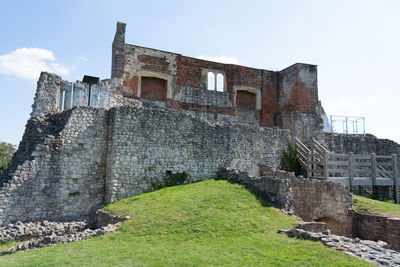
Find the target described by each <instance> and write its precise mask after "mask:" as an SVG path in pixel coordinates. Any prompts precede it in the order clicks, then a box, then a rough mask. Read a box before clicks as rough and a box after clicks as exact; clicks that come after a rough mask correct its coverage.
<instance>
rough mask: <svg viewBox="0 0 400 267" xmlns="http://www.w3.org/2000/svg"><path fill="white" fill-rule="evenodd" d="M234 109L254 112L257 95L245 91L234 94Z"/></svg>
mask: <svg viewBox="0 0 400 267" xmlns="http://www.w3.org/2000/svg"><path fill="white" fill-rule="evenodd" d="M236 107H237V108H238V109H240V110H254V111H255V110H256V108H257V95H256V94H253V93H250V92H247V91H237V92H236Z"/></svg>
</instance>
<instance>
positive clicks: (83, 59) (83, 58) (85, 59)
mask: <svg viewBox="0 0 400 267" xmlns="http://www.w3.org/2000/svg"><path fill="white" fill-rule="evenodd" d="M78 59H79V60H82V61H88V60H89V59H88V58H87V57H78Z"/></svg>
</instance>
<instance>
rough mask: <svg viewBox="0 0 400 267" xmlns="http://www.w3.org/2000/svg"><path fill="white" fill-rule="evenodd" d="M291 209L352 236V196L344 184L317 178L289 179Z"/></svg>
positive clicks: (339, 232)
mask: <svg viewBox="0 0 400 267" xmlns="http://www.w3.org/2000/svg"><path fill="white" fill-rule="evenodd" d="M291 187H292V190H291V195H292V203H293V205H292V209H293V212H294V214H296V215H297V216H299V217H300V218H302V219H303V220H306V221H318V222H325V223H327V224H328V225H329V229H331V230H332V232H333V233H335V234H340V235H344V236H351V235H352V234H351V230H352V229H351V217H349V210H350V209H351V208H352V206H353V198H352V195H351V193H350V192H349V191H348V190H347V188H346V186H345V185H343V184H341V183H334V182H328V181H322V180H316V179H292V180H291Z"/></svg>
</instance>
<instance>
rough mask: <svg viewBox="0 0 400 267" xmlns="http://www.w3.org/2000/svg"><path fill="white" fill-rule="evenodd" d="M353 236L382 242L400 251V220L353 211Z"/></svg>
mask: <svg viewBox="0 0 400 267" xmlns="http://www.w3.org/2000/svg"><path fill="white" fill-rule="evenodd" d="M351 214H352V218H353V236H357V237H359V238H361V239H368V240H374V241H378V240H382V241H385V242H386V243H388V244H389V245H390V247H391V248H393V249H395V250H397V251H400V218H390V217H385V216H378V215H369V214H361V213H359V212H357V211H354V210H353V211H352V213H351Z"/></svg>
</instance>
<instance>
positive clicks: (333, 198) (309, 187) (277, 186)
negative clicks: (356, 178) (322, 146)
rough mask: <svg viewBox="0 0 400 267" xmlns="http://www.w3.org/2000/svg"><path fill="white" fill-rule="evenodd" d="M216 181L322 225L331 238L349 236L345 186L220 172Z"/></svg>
mask: <svg viewBox="0 0 400 267" xmlns="http://www.w3.org/2000/svg"><path fill="white" fill-rule="evenodd" d="M218 177H219V178H221V179H226V180H228V181H232V182H236V183H239V184H243V185H245V186H246V187H248V188H250V189H252V190H255V191H258V192H260V193H263V194H265V195H266V196H268V197H269V198H270V199H271V201H273V202H275V203H276V205H277V206H278V207H279V208H282V209H285V210H286V211H287V212H288V213H290V214H291V213H294V214H295V215H296V216H299V217H300V218H302V219H304V220H307V221H311V220H314V221H319V222H325V223H327V224H328V225H329V228H330V229H331V230H332V232H333V233H335V234H341V235H346V236H351V235H352V232H351V231H352V227H351V222H352V221H351V217H350V216H349V213H348V211H349V210H350V209H351V208H352V205H353V203H352V195H351V193H350V192H349V191H348V190H347V188H346V186H345V185H343V184H340V183H334V182H329V181H322V180H315V179H313V180H311V179H299V178H293V174H291V173H287V178H286V179H284V177H282V176H281V177H280V178H276V177H258V178H257V177H250V176H249V175H248V174H247V173H246V172H240V171H237V170H233V169H221V170H220V171H219V174H218Z"/></svg>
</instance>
